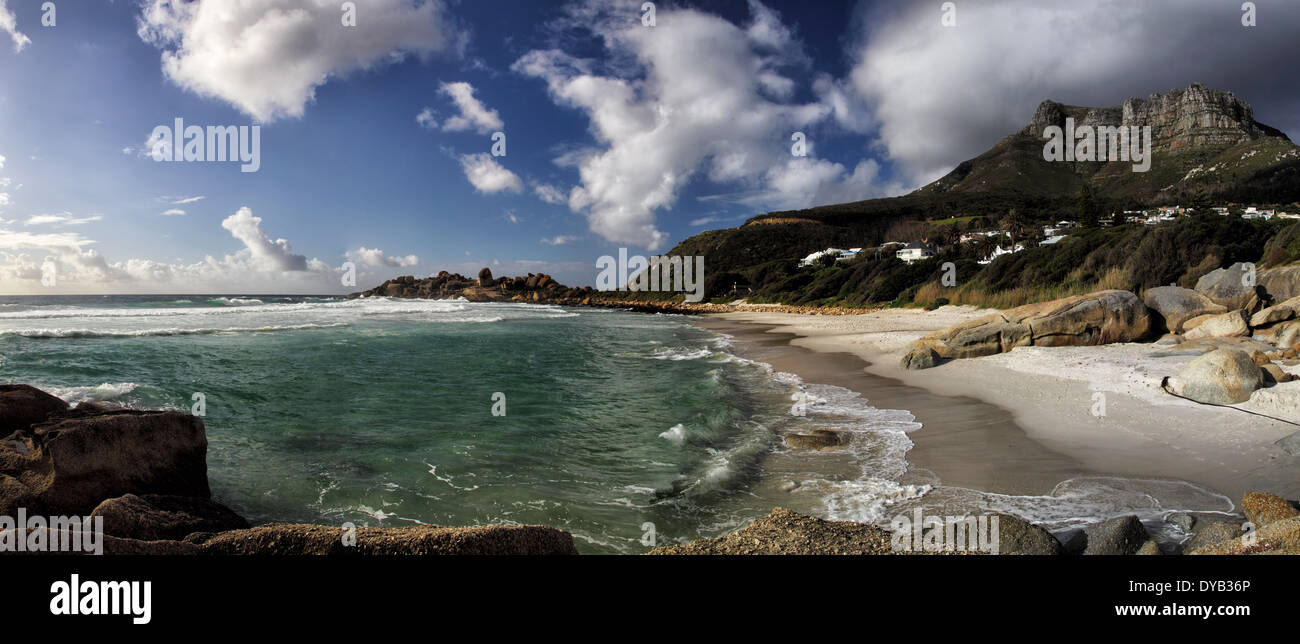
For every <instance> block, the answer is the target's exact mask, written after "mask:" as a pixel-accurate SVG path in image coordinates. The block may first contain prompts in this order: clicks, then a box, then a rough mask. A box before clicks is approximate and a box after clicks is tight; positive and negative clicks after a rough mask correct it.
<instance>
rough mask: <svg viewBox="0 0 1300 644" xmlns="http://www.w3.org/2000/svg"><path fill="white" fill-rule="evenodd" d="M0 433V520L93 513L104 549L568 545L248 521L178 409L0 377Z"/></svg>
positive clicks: (496, 535) (528, 534)
mask: <svg viewBox="0 0 1300 644" xmlns="http://www.w3.org/2000/svg"><path fill="white" fill-rule="evenodd" d="M0 436H3V438H0V516H6V517H11V518H12V517H16V516H19V513H20V510H21V511H22V512H24V513H25V515H26V516H28V517H31V516H42V517H89V518H90V519H91V520H92V524H93V523H94V522H97V521H98V519H99V518H102V520H103V529H104V538H103V552H104V553H105V554H342V555H347V554H576V553H577V551H576V550H575V549H574V547H573V538H572V536H571V535H570V534H569V533H568V532H565V531H562V530H556V529H554V528H548V527H544V526H479V527H471V528H445V527H437V526H415V527H407V528H357V529H356V530H355V532H354V533H352V534H351V535H350V541H349V540H348V539H345V536H348V533H347V532H346V531H345V530H343V528H342V527H341V526H324V525H302V524H268V525H262V526H257V527H254V528H250V527H249V523H248V521H246V520H245V519H244V518H243V517H241V516H239V514H237V513H236V512H235V511H234V510H231V509H230V508H228V507H226V506H224V505H222V504H220V503H218V502H217V501H214V500H213V499H212V493H211V490H210V488H209V486H208V474H207V446H208V441H207V433H206V428H205V427H204V424H203V420H202V419H200V418H198V417H195V416H191V415H189V414H183V413H180V412H174V411H137V410H130V409H123V408H121V407H117V406H114V405H109V404H105V403H81V404H79V405H77V406H76V407H75V408H72V407H69V405H68V404H67V403H66V402H64V401H63V400H60V399H59V398H56V397H54V396H51V395H50V394H48V393H46V392H44V391H41V390H39V389H36V388H35V387H30V386H28V385H0ZM29 529H30V530H51V529H54V528H53V527H52V526H49V527H45V528H41V527H32V528H29ZM59 529H60V530H63V529H70V528H59ZM11 536H12V535H11ZM50 536H51V537H53V536H54V535H50ZM62 540H63V541H64V542H68V541H70V539H62ZM44 541H45V542H46V543H53V542H55V539H54V538H46V539H44Z"/></svg>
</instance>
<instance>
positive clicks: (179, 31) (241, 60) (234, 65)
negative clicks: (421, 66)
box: [136, 0, 465, 122]
mask: <svg viewBox="0 0 1300 644" xmlns="http://www.w3.org/2000/svg"><path fill="white" fill-rule="evenodd" d="M136 23H137V33H138V34H139V36H140V38H141V39H142V40H144V41H145V42H147V43H149V44H152V45H154V46H156V47H157V48H159V49H160V50H162V70H163V74H164V76H165V77H166V78H167V79H168V80H170V81H171V82H172V83H174V84H176V85H177V86H179V87H182V88H184V89H187V90H190V91H192V92H194V93H196V94H198V95H200V96H204V97H211V98H217V99H220V100H223V101H226V102H228V103H230V104H231V105H234V106H235V107H237V108H238V109H240V110H241V111H243V112H244V113H246V114H248V115H249V116H251V117H253V118H254V119H257V120H258V121H261V122H270V121H273V120H275V119H276V118H280V117H291V118H298V117H301V116H302V115H303V112H304V110H305V109H306V106H307V104H308V103H310V102H311V101H312V100H313V99H314V98H315V95H316V88H317V87H320V86H321V85H323V84H325V83H326V82H328V81H329V80H330V79H331V78H334V77H338V76H340V75H343V74H346V73H348V72H353V71H358V70H369V69H374V68H377V67H380V66H383V65H387V64H390V63H393V62H396V61H399V60H401V59H403V58H404V57H406V56H408V55H417V56H421V57H424V56H429V55H432V54H436V53H455V54H457V55H459V53H460V51H461V50H462V49H463V47H464V43H465V35H464V34H463V33H462V32H460V31H459V30H458V29H457V28H456V27H455V26H454V25H453V24H452V21H451V19H450V17H449V16H448V14H447V12H446V7H445V5H444V3H443V2H442V0H424V1H423V2H415V3H413V2H411V1H410V0H369V1H367V2H364V3H358V16H357V21H356V26H349V27H342V26H341V13H340V11H339V4H338V3H330V2H319V1H317V0H258V1H256V2H228V1H226V0H195V1H194V2H178V1H175V0H147V1H146V2H145V4H144V5H143V7H142V8H141V12H140V16H139V17H138V19H137V21H136ZM268 70H274V73H268Z"/></svg>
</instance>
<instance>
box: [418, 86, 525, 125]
mask: <svg viewBox="0 0 1300 644" xmlns="http://www.w3.org/2000/svg"><path fill="white" fill-rule="evenodd" d="M438 91H439V92H440V93H442V94H444V95H446V96H448V97H450V98H451V100H452V101H453V102H454V103H456V108H457V109H458V110H460V114H458V115H456V116H453V117H451V118H449V119H447V120H446V121H444V122H443V124H442V129H443V131H444V132H463V131H465V130H474V131H475V132H478V133H479V134H489V133H491V132H494V131H497V130H501V129H503V128H505V126H506V124H505V122H504V121H502V120H501V116H500V115H499V114H497V111H496V110H493V109H488V107H487V106H486V105H484V104H483V103H482V102H481V101H479V100H478V99H477V98H474V86H473V85H470V84H469V83H465V82H459V83H443V84H442V87H440V88H439V90H438ZM426 109H427V108H426Z"/></svg>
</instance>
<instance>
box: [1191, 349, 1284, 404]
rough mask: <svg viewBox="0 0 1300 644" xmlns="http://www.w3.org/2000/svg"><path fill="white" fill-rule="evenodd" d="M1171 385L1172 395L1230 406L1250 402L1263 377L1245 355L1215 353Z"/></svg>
mask: <svg viewBox="0 0 1300 644" xmlns="http://www.w3.org/2000/svg"><path fill="white" fill-rule="evenodd" d="M1171 384H1172V386H1173V391H1174V393H1176V394H1178V395H1180V396H1183V397H1186V398H1191V399H1192V400H1195V401H1197V402H1203V403H1212V404H1216V405H1233V404H1236V403H1239V402H1245V401H1247V400H1249V399H1250V394H1251V393H1253V392H1254V391H1255V390H1256V389H1259V388H1260V387H1261V386H1262V385H1263V384H1264V376H1263V373H1262V372H1261V371H1260V368H1259V365H1256V364H1255V361H1254V360H1252V359H1251V357H1250V354H1248V353H1246V352H1245V351H1239V350H1236V349H1215V350H1214V351H1210V352H1208V353H1205V354H1203V355H1200V356H1197V357H1196V358H1195V359H1194V360H1192V361H1191V362H1189V363H1188V364H1187V366H1186V367H1183V369H1182V371H1179V372H1178V376H1177V377H1175V378H1173V379H1171Z"/></svg>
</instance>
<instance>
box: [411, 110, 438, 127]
mask: <svg viewBox="0 0 1300 644" xmlns="http://www.w3.org/2000/svg"><path fill="white" fill-rule="evenodd" d="M415 122H416V123H418V124H419V125H420V127H422V128H425V129H429V130H432V129H434V128H437V127H438V121H437V119H435V118H434V116H433V109H431V108H428V107H426V108H424V109H422V110H420V113H419V114H416V115H415Z"/></svg>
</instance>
